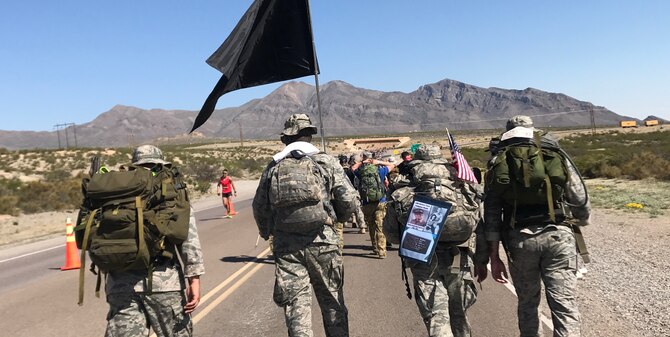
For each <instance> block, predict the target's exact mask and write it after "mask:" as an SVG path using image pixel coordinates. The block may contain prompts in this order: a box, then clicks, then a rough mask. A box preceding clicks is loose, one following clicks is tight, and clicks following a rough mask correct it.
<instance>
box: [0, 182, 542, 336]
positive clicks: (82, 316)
mask: <svg viewBox="0 0 670 337" xmlns="http://www.w3.org/2000/svg"><path fill="white" fill-rule="evenodd" d="M238 189H239V187H238ZM251 193H252V192H251ZM251 193H244V194H241V196H240V198H239V199H238V200H237V202H236V204H235V205H236V210H237V211H238V212H239V213H240V214H239V215H237V216H236V217H235V218H233V219H223V218H222V216H223V214H224V213H223V208H222V207H220V206H218V205H219V204H218V202H219V201H218V199H211V198H210V199H209V200H205V201H203V202H199V204H197V205H196V209H197V213H196V216H197V219H198V226H199V231H200V237H201V240H202V244H203V249H204V254H205V263H206V269H207V274H206V275H205V276H204V277H203V280H202V282H203V296H204V297H203V300H202V302H201V305H200V307H199V309H198V310H197V311H196V312H195V314H194V315H193V319H194V322H195V335H196V336H217V337H221V336H223V337H225V336H286V328H285V325H284V318H283V312H282V310H281V309H280V308H278V307H277V306H275V305H274V303H273V302H272V286H273V283H274V266H273V262H272V259H271V258H270V257H269V256H268V248H267V243H265V242H264V241H263V240H261V241H260V244H259V245H258V247H255V242H256V233H257V231H256V228H255V225H254V222H253V217H252V216H251V207H250V204H251V201H250V198H251ZM63 242H64V238H62V239H59V240H48V241H44V242H40V243H34V244H31V245H27V246H21V247H15V248H12V249H11V250H4V251H0V296H2V298H3V301H1V302H0V312H1V313H2V319H1V320H0V331H1V332H0V335H2V336H17V337H18V336H26V337H28V336H30V337H33V336H61V337H64V336H73V337H74V336H76V337H82V336H102V335H103V333H104V329H105V323H106V321H105V316H106V312H107V306H106V303H105V301H104V298H100V299H98V298H95V296H94V287H95V277H94V276H93V275H92V274H91V273H90V272H88V271H87V272H86V275H87V276H86V298H85V303H84V306H83V307H79V306H77V304H76V302H77V285H78V271H65V272H61V271H60V270H59V267H60V266H62V264H63V262H64V251H65V248H64V247H63ZM345 243H346V245H345V272H346V278H345V299H346V302H347V307H348V309H349V321H350V330H351V336H400V337H404V336H407V337H409V336H425V335H426V332H425V328H424V326H423V323H422V321H421V319H420V318H419V313H418V310H417V308H416V304H415V303H414V301H413V300H408V299H407V297H406V296H405V290H404V284H403V282H402V281H401V279H400V261H399V259H398V257H397V253H396V252H395V251H391V252H390V253H389V258H387V259H385V260H379V259H377V258H376V257H374V256H373V255H370V254H369V253H370V250H369V248H368V246H369V244H370V241H369V237H368V235H362V234H357V233H356V232H355V231H354V230H351V229H345ZM483 287H484V289H483V291H480V296H479V299H478V302H477V303H476V304H475V306H474V307H473V308H472V309H471V310H470V318H471V322H472V325H473V328H474V333H475V334H474V335H475V336H484V337H488V336H490V337H501V336H515V335H517V333H516V323H515V322H516V314H515V311H516V310H515V308H516V306H515V303H516V301H515V300H516V299H515V297H514V295H513V294H512V293H511V292H510V291H509V290H507V289H505V287H503V286H501V285H498V284H495V283H494V282H492V281H491V280H487V281H485V282H484V284H483ZM103 296H104V294H103ZM314 304H315V307H314V310H313V315H312V316H313V321H314V332H315V333H314V335H315V336H317V337H318V336H324V332H323V327H322V324H321V315H320V312H319V311H318V306H317V305H316V301H314ZM545 330H546V329H545ZM548 335H550V334H548Z"/></svg>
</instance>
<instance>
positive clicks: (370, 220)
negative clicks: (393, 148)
mask: <svg viewBox="0 0 670 337" xmlns="http://www.w3.org/2000/svg"><path fill="white" fill-rule="evenodd" d="M364 164H368V165H375V166H377V170H378V174H379V178H380V179H381V182H382V184H384V189H386V185H387V184H388V180H387V175H388V174H389V172H390V171H391V170H393V169H394V168H395V165H394V164H393V163H390V162H387V161H384V160H377V159H374V158H372V153H369V152H365V153H363V161H361V162H357V163H355V164H353V165H352V166H351V169H352V170H353V171H354V172H356V175H359V176H360V174H361V173H360V169H362V167H363V165H364ZM361 209H362V210H363V217H364V220H365V222H366V223H367V226H368V230H369V231H370V232H369V233H370V243H371V244H372V252H373V253H374V254H377V256H379V258H380V259H385V258H386V247H387V246H386V237H385V236H384V231H383V230H382V223H383V221H384V216H385V215H386V195H384V196H383V197H382V198H381V199H380V200H379V201H365V202H364V203H363V206H362V208H361Z"/></svg>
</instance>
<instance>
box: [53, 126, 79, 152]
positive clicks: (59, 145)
mask: <svg viewBox="0 0 670 337" xmlns="http://www.w3.org/2000/svg"><path fill="white" fill-rule="evenodd" d="M69 127H72V131H73V133H74V147H77V131H76V128H75V124H74V123H63V124H56V125H54V129H56V133H57V134H58V149H59V150H60V149H61V142H60V130H63V131H65V148H66V149H68V148H70V139H69V137H68V134H67V129H68V128H69Z"/></svg>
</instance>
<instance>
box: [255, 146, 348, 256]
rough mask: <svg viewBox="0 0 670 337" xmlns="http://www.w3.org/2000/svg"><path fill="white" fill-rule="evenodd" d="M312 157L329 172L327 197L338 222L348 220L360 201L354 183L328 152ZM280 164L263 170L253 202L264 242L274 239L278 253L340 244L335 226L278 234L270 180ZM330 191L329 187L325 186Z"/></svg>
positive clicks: (271, 165)
mask: <svg viewBox="0 0 670 337" xmlns="http://www.w3.org/2000/svg"><path fill="white" fill-rule="evenodd" d="M312 158H314V160H315V161H316V162H317V163H318V164H319V165H320V166H321V167H322V168H323V169H324V170H325V171H326V173H327V177H326V178H327V179H328V181H329V182H330V183H329V184H327V185H329V186H330V191H325V195H329V196H330V204H331V205H332V206H333V208H334V211H335V213H336V214H337V217H338V219H333V220H334V221H338V220H339V221H346V220H347V218H349V217H350V216H351V213H353V212H354V211H355V210H356V205H357V203H358V202H359V196H358V192H357V191H356V189H354V187H353V186H352V185H351V181H349V178H348V177H347V176H346V174H345V173H344V170H343V169H342V166H340V163H339V162H338V160H337V159H336V158H334V157H332V156H330V155H327V154H324V153H317V154H314V155H312ZM276 163H277V162H275V161H274V160H273V161H272V162H271V163H270V164H268V166H267V167H266V168H265V170H264V171H263V174H262V176H261V179H260V182H259V184H258V188H257V189H256V195H255V196H254V200H253V203H252V207H253V213H254V219H255V220H256V225H257V226H258V232H259V234H260V235H261V237H263V238H264V239H267V238H269V236H270V235H272V236H273V241H272V243H273V250H274V251H275V252H293V251H296V250H299V249H302V248H305V247H307V246H308V245H310V244H312V243H324V244H338V242H339V236H338V235H337V233H336V232H335V230H333V228H332V227H331V226H326V225H325V224H324V226H323V227H321V228H319V229H317V230H315V231H314V232H311V233H300V234H298V233H286V232H281V231H276V230H275V228H274V223H275V218H274V217H275V216H276V215H275V212H274V210H273V209H272V205H271V204H270V196H269V194H270V181H271V177H272V176H273V174H274V168H275V165H276ZM324 188H326V186H324Z"/></svg>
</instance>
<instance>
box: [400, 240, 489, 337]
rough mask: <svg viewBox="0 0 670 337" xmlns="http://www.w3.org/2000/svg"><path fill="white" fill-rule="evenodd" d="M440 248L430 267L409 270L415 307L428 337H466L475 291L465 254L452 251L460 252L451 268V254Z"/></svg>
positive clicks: (469, 334) (467, 257)
mask: <svg viewBox="0 0 670 337" xmlns="http://www.w3.org/2000/svg"><path fill="white" fill-rule="evenodd" d="M441 248H442V247H438V249H437V250H436V251H435V255H434V256H433V258H432V260H431V263H430V265H428V264H423V263H416V265H414V266H412V267H411V269H412V276H413V277H412V278H413V280H414V294H415V300H416V304H417V306H418V307H419V312H420V313H421V317H422V318H423V322H424V324H425V325H426V329H427V330H428V335H429V336H430V337H451V336H456V337H470V336H471V328H470V323H469V322H468V318H467V316H466V313H467V310H468V308H470V307H471V306H472V305H473V304H474V303H475V301H476V300H477V288H476V287H475V283H474V281H473V278H472V274H471V272H470V265H471V262H470V258H469V256H468V254H467V253H468V250H467V249H465V248H460V249H459V248H455V247H454V248H453V249H457V251H460V254H458V255H456V258H457V259H458V260H457V261H456V263H455V264H454V263H452V262H453V261H454V251H453V250H450V249H441Z"/></svg>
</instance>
